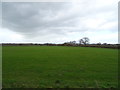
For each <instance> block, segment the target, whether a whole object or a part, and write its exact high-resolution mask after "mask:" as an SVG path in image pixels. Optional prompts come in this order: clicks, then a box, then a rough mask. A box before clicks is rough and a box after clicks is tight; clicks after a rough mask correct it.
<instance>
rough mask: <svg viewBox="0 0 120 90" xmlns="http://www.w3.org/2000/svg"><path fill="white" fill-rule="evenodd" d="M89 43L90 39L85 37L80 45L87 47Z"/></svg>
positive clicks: (80, 41)
mask: <svg viewBox="0 0 120 90" xmlns="http://www.w3.org/2000/svg"><path fill="white" fill-rule="evenodd" d="M89 41H90V39H89V38H88V37H84V38H82V39H80V40H79V43H80V44H84V45H86V44H89Z"/></svg>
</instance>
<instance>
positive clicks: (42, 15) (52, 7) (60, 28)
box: [2, 0, 116, 38]
mask: <svg viewBox="0 0 120 90" xmlns="http://www.w3.org/2000/svg"><path fill="white" fill-rule="evenodd" d="M85 1H87V0H85ZM93 2H94V0H92V1H91V3H89V2H84V3H82V4H80V5H79V4H78V5H77V6H75V5H74V7H73V6H72V5H73V4H72V3H70V2H69V3H68V2H66V3H65V2H52V3H51V2H46V3H45V2H44V3H43V2H42V3H33V2H32V3H25V2H24V3H14V2H11V3H10V2H9V3H7V2H6V3H5V2H4V3H3V5H2V12H3V17H2V19H3V20H2V21H3V22H2V24H3V27H4V28H8V29H9V30H12V31H15V32H18V33H20V34H22V35H24V36H26V37H28V38H30V37H32V38H33V37H34V38H36V37H40V36H41V37H43V36H45V35H47V36H50V35H54V36H56V35H57V36H63V35H67V33H71V32H84V31H89V30H91V29H90V28H88V27H86V25H84V24H83V21H84V20H86V19H88V18H92V19H96V20H97V19H99V18H102V17H100V16H99V14H103V16H104V15H105V16H107V15H108V18H107V17H106V18H105V19H106V22H104V23H108V22H110V21H111V22H113V21H114V20H115V21H116V18H114V16H113V17H111V18H109V14H108V12H113V14H115V13H116V12H114V10H115V8H114V9H113V7H111V8H109V7H108V6H106V7H105V6H104V7H102V8H95V7H94V5H93V4H92V3H93ZM92 5H93V6H92ZM104 23H103V24H104ZM114 29H116V28H112V29H111V30H114ZM98 30H99V29H98Z"/></svg>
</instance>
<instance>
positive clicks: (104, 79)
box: [2, 46, 118, 88]
mask: <svg viewBox="0 0 120 90" xmlns="http://www.w3.org/2000/svg"><path fill="white" fill-rule="evenodd" d="M2 54H3V55H2V69H3V72H2V75H3V80H2V81H3V82H2V83H3V88H116V87H117V86H118V50H117V49H106V48H91V47H65V46H3V48H2Z"/></svg>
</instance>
